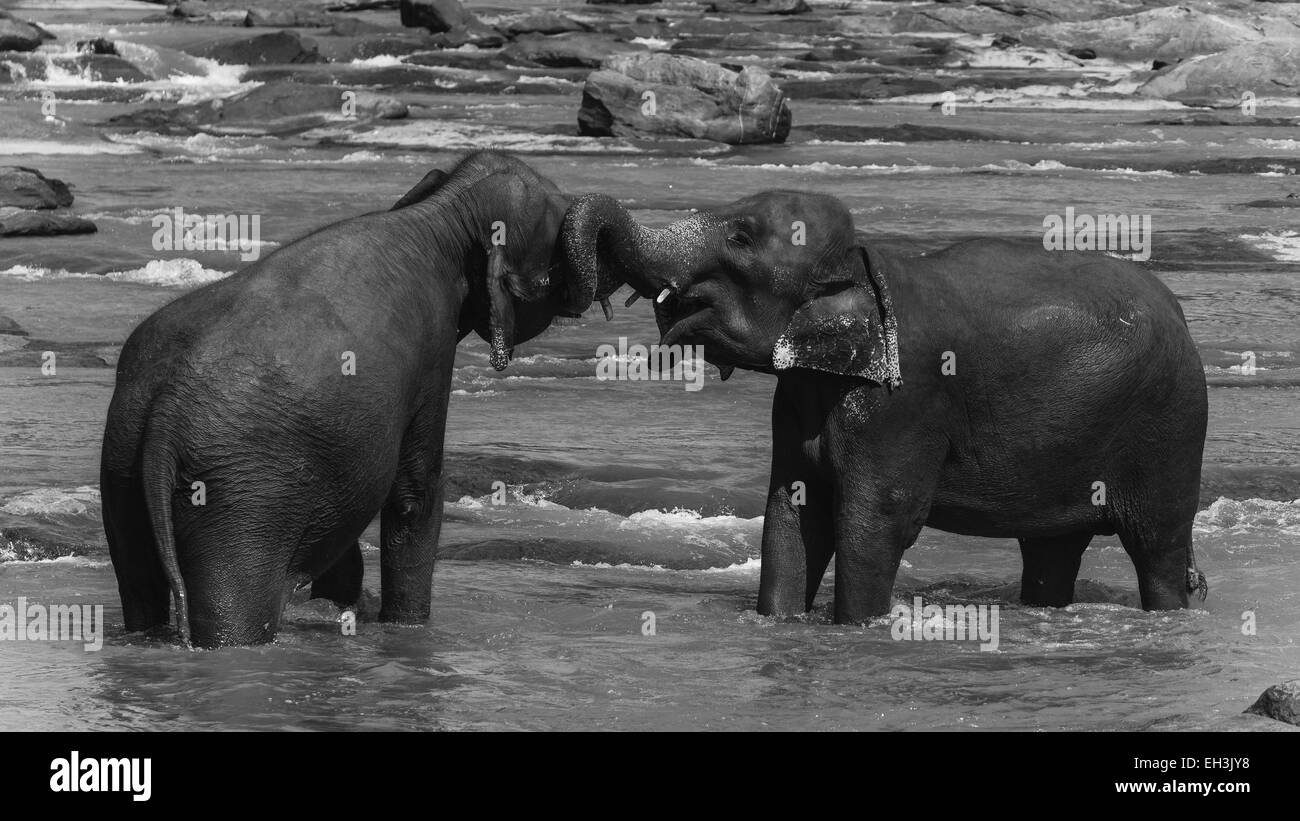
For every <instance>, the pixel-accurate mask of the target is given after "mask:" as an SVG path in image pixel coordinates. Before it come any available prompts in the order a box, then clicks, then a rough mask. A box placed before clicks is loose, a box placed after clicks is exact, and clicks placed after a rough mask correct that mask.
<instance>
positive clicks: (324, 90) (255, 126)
mask: <svg viewBox="0 0 1300 821" xmlns="http://www.w3.org/2000/svg"><path fill="white" fill-rule="evenodd" d="M349 95H352V96H349ZM406 114H407V108H406V104H405V103H403V102H402V101H400V100H398V99H396V98H394V97H387V96H384V95H380V94H375V93H373V92H370V91H364V90H354V89H347V88H340V87H338V86H332V85H310V84H304V83H295V82H267V83H265V84H264V85H261V86H258V87H257V88H254V89H252V90H250V91H246V92H243V93H242V94H237V95H235V96H234V97H230V98H228V99H225V100H213V101H210V102H204V103H197V104H194V105H186V106H174V107H171V108H151V109H143V110H141V111H135V112H131V113H129V114H123V115H120V116H117V117H113V118H111V119H110V120H108V121H107V122H106V123H105V125H109V126H115V127H120V128H140V129H148V130H151V131H159V132H160V133H170V134H177V133H180V134H193V133H196V132H204V133H208V134H221V135H264V134H288V133H292V132H295V131H304V130H306V129H309V128H315V127H317V126H320V125H324V124H326V123H330V122H340V121H353V120H355V121H365V120H371V119H401V118H402V117H405V116H406Z"/></svg>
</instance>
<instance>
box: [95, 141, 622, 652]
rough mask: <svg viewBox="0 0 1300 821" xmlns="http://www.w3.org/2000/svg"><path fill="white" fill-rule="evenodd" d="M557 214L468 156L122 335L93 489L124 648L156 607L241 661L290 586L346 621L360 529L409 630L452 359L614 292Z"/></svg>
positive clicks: (268, 626)
mask: <svg viewBox="0 0 1300 821" xmlns="http://www.w3.org/2000/svg"><path fill="white" fill-rule="evenodd" d="M569 204H570V200H569V198H567V197H566V196H565V195H563V194H562V193H561V192H560V191H559V190H558V189H557V188H556V187H555V185H554V184H553V183H551V182H550V181H549V180H546V179H545V178H543V177H541V176H540V175H538V174H537V173H536V172H535V171H533V170H532V169H531V168H529V167H528V166H527V165H526V164H524V163H523V162H521V161H519V160H517V159H515V158H513V157H510V156H508V155H506V154H501V153H497V152H478V153H475V154H472V155H470V156H468V157H466V158H465V159H463V160H462V161H461V162H460V163H459V164H457V165H456V166H455V168H453V169H452V170H451V171H450V172H442V171H434V172H432V173H430V174H429V175H428V176H426V177H425V178H424V179H423V180H422V181H421V182H420V183H419V184H418V185H417V186H416V187H415V188H414V189H412V191H411V192H410V193H408V194H407V195H406V196H405V197H403V198H402V199H401V200H400V201H399V202H398V204H397V205H396V206H395V207H394V208H393V209H392V210H389V211H384V212H378V213H373V214H367V215H364V216H360V217H356V218H353V219H348V220H345V221H343V222H340V223H337V224H335V225H331V226H329V227H326V228H323V229H321V230H319V231H317V232H315V233H313V234H310V235H308V236H306V237H304V238H302V239H300V240H297V241H296V242H293V243H291V244H289V245H286V246H285V247H283V248H281V249H279V250H278V251H276V252H275V253H273V254H271V255H270V256H268V257H266V258H265V259H263V260H261V261H259V262H258V263H256V264H254V265H252V266H249V267H247V268H244V269H243V270H241V271H239V272H237V273H235V274H233V275H232V276H230V277H228V278H226V279H223V280H221V281H219V282H216V283H213V284H211V285H208V286H206V287H203V288H200V289H198V290H195V291H193V292H191V293H188V294H186V295H184V296H182V297H181V298H179V299H177V300H175V301H174V302H172V303H170V304H169V305H167V306H165V307H163V308H162V309H160V310H159V311H158V312H157V313H155V314H153V315H152V316H150V317H149V318H147V319H146V320H145V321H144V322H142V323H141V324H140V326H139V327H138V328H137V329H136V330H135V331H134V332H133V333H132V334H131V336H130V338H129V339H128V340H127V342H126V344H125V346H124V347H123V349H122V353H121V357H120V359H119V362H118V366H117V384H116V388H115V391H114V394H113V399H112V403H111V405H110V407H109V411H108V420H107V424H106V427H105V432H104V444H103V451H102V458H101V474H100V486H101V490H102V497H103V516H104V529H105V532H106V534H107V537H108V543H109V547H110V555H111V558H112V562H113V568H114V571H115V573H116V575H117V580H118V588H119V592H120V594H121V598H122V609H123V613H124V616H125V620H126V627H127V629H128V630H132V631H136V630H143V629H147V628H152V627H156V626H161V625H166V624H167V623H168V622H169V598H170V599H174V601H175V608H176V623H177V626H178V627H179V630H180V633H181V636H182V638H183V639H184V640H185V641H186V642H192V643H193V644H196V645H199V646H204V647H211V646H216V645H223V644H251V643H259V642H266V641H269V640H271V639H272V638H273V637H274V636H275V634H276V631H277V629H278V626H279V621H280V614H281V611H282V609H283V606H284V604H285V602H286V600H287V597H288V595H289V594H290V593H291V592H292V591H293V590H294V589H295V588H297V587H299V586H302V585H305V584H307V583H309V582H310V583H312V594H313V596H315V597H325V598H329V599H332V600H334V601H335V602H337V603H339V604H340V605H344V606H346V605H350V604H352V603H354V602H355V601H356V600H357V598H358V596H359V594H360V590H361V572H362V564H361V552H360V548H359V546H358V543H357V538H358V537H359V536H360V535H361V532H362V531H363V530H364V529H365V528H366V527H367V525H369V523H370V522H371V521H372V520H373V519H374V517H375V514H376V513H379V514H380V516H381V531H382V537H381V542H382V544H381V546H380V573H381V595H382V606H381V611H380V618H381V619H382V620H386V621H400V622H423V621H424V620H426V619H427V618H428V615H429V607H430V586H431V580H432V574H433V564H434V553H435V549H436V547H437V543H438V533H439V529H440V526H441V521H442V481H441V478H442V477H441V473H442V461H443V438H444V432H445V426H446V419H447V403H448V396H449V393H450V387H451V378H452V365H453V360H454V358H455V349H456V344H457V343H458V342H459V341H460V340H461V339H463V338H464V337H465V336H466V335H468V334H469V333H470V332H475V333H477V334H478V335H479V336H481V337H482V338H483V339H484V340H486V341H487V342H488V343H489V345H490V348H491V353H490V358H491V362H492V365H493V366H494V367H495V368H497V369H498V370H500V369H502V368H505V367H506V365H507V363H508V362H509V360H510V356H511V352H512V349H513V346H514V345H515V344H516V343H517V342H521V341H524V340H527V339H529V338H531V337H533V336H535V335H537V334H538V333H540V332H541V331H542V330H544V329H545V328H546V327H547V326H548V325H549V324H550V322H551V319H552V318H553V317H554V316H557V315H565V316H576V315H578V314H580V313H581V312H582V311H584V310H586V309H587V308H588V307H589V306H590V304H591V303H592V301H593V300H599V301H602V302H603V303H604V304H606V305H607V304H608V295H609V293H610V292H611V291H613V290H614V288H615V287H617V285H618V283H616V282H602V281H601V280H600V279H599V278H598V277H597V276H596V275H595V274H594V272H595V270H596V268H595V266H593V265H592V264H591V262H590V261H584V260H578V259H576V258H574V256H573V253H572V252H573V249H571V248H569V247H567V246H566V245H565V244H564V242H563V240H562V238H561V237H560V229H561V227H562V224H563V219H564V215H565V211H566V209H567V208H568V206H569Z"/></svg>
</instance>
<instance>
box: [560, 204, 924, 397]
mask: <svg viewBox="0 0 1300 821" xmlns="http://www.w3.org/2000/svg"><path fill="white" fill-rule="evenodd" d="M564 238H565V242H566V243H567V244H568V245H569V247H571V248H573V249H575V253H574V258H575V260H576V261H577V263H576V264H584V263H587V262H590V263H591V264H594V265H595V266H596V267H597V269H598V271H597V272H595V273H588V274H587V276H589V277H590V276H596V278H598V279H600V280H601V281H614V280H615V279H617V278H622V279H626V281H627V282H628V283H629V284H630V285H631V286H632V287H633V288H635V289H636V292H637V293H636V294H635V295H634V296H633V297H632V299H630V300H629V301H628V302H629V304H631V302H632V301H634V300H635V299H636V298H637V296H647V297H653V298H654V299H655V305H654V311H655V319H656V321H657V322H658V325H659V330H660V332H661V334H662V339H661V344H663V345H672V344H677V343H682V344H697V345H702V346H703V351H704V356H705V358H706V359H707V360H708V361H709V362H712V363H713V364H715V365H717V366H718V367H719V369H720V370H721V372H722V378H723V379H726V378H727V377H728V376H730V374H731V372H732V370H733V369H734V368H736V367H740V368H746V369H749V370H755V371H761V372H764V373H779V372H782V371H787V370H791V369H795V368H804V369H810V370H816V371H823V372H827V373H833V374H839V375H843V376H854V377H862V378H866V379H870V380H872V381H875V382H877V383H880V384H882V385H888V386H889V387H891V388H893V387H898V386H899V385H901V384H902V379H901V375H900V374H899V370H898V342H897V324H896V317H895V315H894V311H893V307H892V304H891V301H890V297H889V290H888V286H887V284H886V281H885V272H884V270H883V268H882V259H881V258H880V257H878V256H877V255H875V254H872V253H870V252H868V251H867V250H866V249H865V248H863V247H862V246H861V245H859V244H858V242H857V239H856V235H855V233H854V229H853V219H852V217H851V216H850V214H849V212H848V209H846V208H845V207H844V205H843V204H842V203H841V202H840V201H839V200H837V199H835V198H834V197H829V196H824V195H819V194H807V193H801V192H792V191H765V192H762V193H759V194H755V195H754V196H751V197H747V198H745V199H742V200H739V201H737V202H734V203H732V204H731V205H727V206H724V207H722V208H718V209H714V210H710V211H701V212H699V213H696V214H694V215H692V216H690V217H688V218H686V219H683V220H681V221H679V222H675V223H673V224H671V225H669V226H667V227H665V228H660V229H651V228H646V227H644V226H641V225H639V224H637V223H636V222H635V221H634V220H633V219H632V217H631V216H630V215H629V214H628V213H627V211H626V210H625V209H624V208H623V207H622V206H621V205H620V204H619V203H618V202H617V201H615V200H613V199H611V198H609V197H606V196H604V195H598V194H597V195H589V196H586V197H582V198H580V199H579V200H578V201H576V202H575V203H574V204H573V206H572V207H571V208H570V209H569V213H568V216H567V218H566V220H565V227H564ZM606 270H608V271H613V272H616V275H615V274H610V273H602V272H604V271H606Z"/></svg>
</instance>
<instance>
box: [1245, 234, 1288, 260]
mask: <svg viewBox="0 0 1300 821" xmlns="http://www.w3.org/2000/svg"><path fill="white" fill-rule="evenodd" d="M1240 239H1244V240H1246V241H1247V242H1249V243H1250V244H1251V245H1254V246H1255V247H1256V248H1258V249H1259V250H1261V251H1264V252H1265V253H1268V254H1272V255H1273V258H1274V259H1276V260H1281V261H1283V262H1300V233H1298V232H1296V231H1280V232H1278V233H1276V234H1274V233H1272V232H1271V231H1265V232H1264V233H1262V234H1242V235H1241V236H1240Z"/></svg>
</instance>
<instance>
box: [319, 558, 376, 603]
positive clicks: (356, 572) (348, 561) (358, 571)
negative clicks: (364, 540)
mask: <svg viewBox="0 0 1300 821" xmlns="http://www.w3.org/2000/svg"><path fill="white" fill-rule="evenodd" d="M364 572H365V568H364V567H363V565H362V562H361V545H360V544H359V543H357V542H353V543H352V546H351V547H349V548H348V549H347V550H345V551H344V552H343V555H342V556H340V557H339V559H338V561H336V562H334V564H333V565H331V566H330V567H329V568H328V569H327V570H326V571H325V572H324V573H322V574H321V575H319V576H317V577H316V578H315V579H314V580H313V581H312V584H311V597H312V598H313V599H329V600H330V601H332V602H334V603H335V604H337V605H338V606H339V607H350V606H351V605H354V604H356V603H357V600H358V599H360V598H361V577H362V574H363V573H364Z"/></svg>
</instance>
